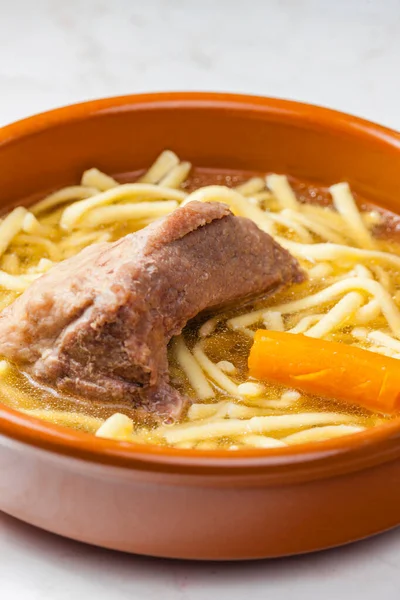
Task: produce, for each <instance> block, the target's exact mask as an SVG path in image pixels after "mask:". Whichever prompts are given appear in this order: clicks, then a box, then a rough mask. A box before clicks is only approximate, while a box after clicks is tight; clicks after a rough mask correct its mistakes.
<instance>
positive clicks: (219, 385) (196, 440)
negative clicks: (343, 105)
mask: <svg viewBox="0 0 400 600" xmlns="http://www.w3.org/2000/svg"><path fill="white" fill-rule="evenodd" d="M133 139H134V140H136V142H135V143H133V142H132V140H133ZM139 142H140V143H139ZM168 148H171V149H170V150H169V149H168ZM398 153H399V150H398V141H397V135H396V134H395V133H393V132H390V131H388V130H385V129H383V128H380V127H379V126H375V125H371V124H368V123H365V122H363V121H359V120H357V119H355V118H353V117H347V116H345V115H341V114H338V113H334V112H332V111H326V110H324V109H318V108H315V107H309V106H306V105H300V104H297V103H290V102H289V103H287V102H283V101H275V100H269V99H262V98H247V97H240V96H239V97H236V96H229V95H228V96H224V95H213V94H210V95H207V94H205V95H202V94H187V95H186V94H166V95H155V96H152V95H149V96H138V97H129V98H119V99H110V100H104V101H99V102H95V103H88V104H86V105H81V106H77V107H70V108H66V109H61V110H59V111H55V112H53V113H50V114H48V115H46V116H45V117H43V116H39V117H34V118H32V119H29V120H27V121H26V122H22V123H20V124H16V125H13V126H10V127H9V128H5V129H4V130H3V132H2V144H1V145H0V170H1V174H2V183H3V185H2V187H1V190H0V194H1V201H2V205H3V206H4V211H3V215H2V220H1V223H0V232H1V241H0V286H1V287H0V303H1V313H0V356H1V362H0V394H1V402H2V405H1V407H0V409H1V410H0V432H1V434H2V437H1V446H0V449H1V452H0V461H1V467H2V473H4V474H5V475H4V478H3V479H2V481H1V484H2V493H1V495H0V498H1V504H0V508H1V509H2V510H4V511H5V512H8V513H9V514H12V515H15V516H17V517H19V518H22V519H24V520H26V521H28V522H31V523H33V524H35V525H38V526H40V527H44V528H46V529H49V530H51V531H54V532H56V533H60V534H62V535H66V536H69V537H72V538H75V539H79V540H82V541H88V542H90V543H95V544H98V545H102V546H106V547H109V548H117V549H120V550H127V551H132V552H139V553H145V554H152V555H158V556H170V557H184V558H203V559H204V558H219V559H221V558H230V559H232V558H236V559H237V558H255V557H265V556H281V555H284V554H292V553H296V552H304V551H309V550H315V549H319V548H323V547H328V546H333V545H336V544H340V543H344V542H347V541H350V540H354V539H358V538H360V537H363V536H365V535H369V534H372V533H375V532H378V531H382V530H383V529H387V528H388V527H391V526H394V525H396V524H397V523H398V522H399V520H400V519H399V512H398V505H399V500H400V498H399V491H398V489H399V488H398V485H397V483H396V482H397V481H398V472H399V466H398V465H399V463H398V461H399V460H400V446H399V444H398V431H399V422H398V418H397V417H398V410H399V401H398V390H397V369H398V365H399V364H400V363H399V355H400V349H399V341H398V340H399V338H398V336H399V331H400V329H399V321H400V318H399V283H400V282H399V276H398V265H399V261H400V254H399V245H398V217H397V216H396V213H397V212H399V207H398V204H397V187H398V184H397V164H398ZM10 207H11V208H10ZM367 495H368V497H369V498H370V499H371V501H370V502H368V503H367V504H366V503H365V502H363V499H364V498H365V497H366V496H367ZM35 498H36V500H35V501H32V499H35ZM38 498H40V501H38V500H37V499H38ZM360 507H362V509H361V508H360ZM307 515H312V519H313V523H314V526H313V527H312V528H310V526H309V519H307V518H306V517H307ZM178 522H179V526H177V523H178ZM294 531H295V532H296V535H292V533H293V532H294Z"/></svg>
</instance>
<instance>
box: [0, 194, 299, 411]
mask: <svg viewBox="0 0 400 600" xmlns="http://www.w3.org/2000/svg"><path fill="white" fill-rule="evenodd" d="M302 279H303V274H302V272H301V270H300V269H299V266H298V264H297V262H296V260H295V259H293V258H292V257H291V255H290V254H289V253H288V252H287V251H286V250H284V249H283V248H281V247H280V246H279V245H278V244H277V243H276V242H274V240H273V239H272V238H271V237H270V236H269V235H267V234H266V233H264V232H263V231H261V230H260V229H259V228H258V227H257V226H256V225H255V224H254V223H253V222H252V221H250V220H248V219H245V218H242V217H235V216H233V215H232V214H231V212H230V211H229V209H228V207H227V206H225V205H224V204H218V203H200V202H190V203H188V204H187V205H185V206H183V207H181V208H178V209H177V210H176V211H175V212H174V213H172V214H171V215H169V216H168V217H166V218H164V219H161V220H159V221H157V222H155V223H153V224H151V225H149V226H148V227H146V228H145V229H142V230H141V231H139V232H137V233H133V234H130V235H127V236H126V237H124V238H122V239H120V240H118V241H117V242H114V243H108V242H106V243H101V244H95V245H93V246H90V247H88V248H86V249H85V250H83V251H82V252H80V253H79V254H77V255H76V256H74V257H73V258H70V259H68V260H66V261H64V262H62V263H60V264H59V265H57V266H55V267H53V268H52V269H51V270H50V271H49V272H48V273H47V274H45V275H43V276H42V277H40V278H39V279H37V280H36V281H35V282H34V283H33V284H32V285H31V286H30V287H29V288H28V289H27V290H26V291H25V293H24V294H22V296H21V297H20V298H18V299H17V300H16V301H15V302H14V303H13V304H12V305H11V306H9V307H8V308H7V309H6V310H4V311H3V313H2V314H1V315H0V354H1V355H3V356H5V357H7V358H9V359H11V360H13V361H15V362H16V363H17V364H19V365H20V366H21V367H22V368H24V369H25V370H26V371H27V372H29V373H30V374H31V375H32V376H33V377H34V378H36V379H37V380H39V381H42V382H46V383H48V384H50V385H53V386H55V387H56V388H58V389H60V390H64V391H68V392H71V393H73V394H77V395H81V396H84V397H89V398H90V397H91V398H95V399H102V400H109V401H110V402H118V401H121V400H126V399H129V400H130V401H131V402H132V404H133V406H134V407H138V408H139V407H144V408H145V409H146V410H148V411H149V412H150V413H153V414H155V415H158V416H160V417H169V418H172V419H174V418H177V417H179V415H180V413H181V411H182V408H183V405H184V399H183V398H182V397H181V395H180V394H179V393H178V392H177V391H176V390H175V389H173V388H172V387H171V386H170V385H169V378H168V361H167V344H168V342H169V340H170V339H171V337H172V336H174V335H176V334H178V333H180V332H181V330H182V328H183V327H184V326H185V324H186V323H187V321H188V320H189V319H191V318H193V317H195V316H196V315H197V314H198V313H200V312H201V311H204V310H205V309H208V310H218V309H219V308H221V307H223V306H225V305H227V304H230V303H235V302H236V303H243V302H246V301H249V300H251V299H253V298H255V297H256V296H260V295H264V294H266V293H268V292H271V291H273V290H276V289H278V288H279V287H281V286H282V285H284V284H288V283H290V282H298V281H301V280H302Z"/></svg>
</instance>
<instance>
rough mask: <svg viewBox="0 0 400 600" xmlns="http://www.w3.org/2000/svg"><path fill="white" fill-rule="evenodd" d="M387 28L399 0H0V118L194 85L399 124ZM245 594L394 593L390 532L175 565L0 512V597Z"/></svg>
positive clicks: (391, 36)
mask: <svg viewBox="0 0 400 600" xmlns="http://www.w3.org/2000/svg"><path fill="white" fill-rule="evenodd" d="M399 31H400V1H399V0H380V1H377V0H335V1H334V2H330V1H329V0H280V1H279V0H253V1H252V0H247V1H246V0H139V1H135V0H67V1H66V0H35V1H34V0H0V124H5V123H8V122H10V121H13V120H15V119H19V118H22V117H25V116H27V115H29V114H32V113H35V112H38V111H42V110H46V109H49V108H53V107H55V106H59V105H63V104H68V103H71V102H76V101H81V100H87V99H90V98H95V97H100V96H111V95H116V94H124V93H131V92H142V91H157V90H176V89H191V90H194V89H201V90H225V91H235V92H248V93H256V94H265V95H273V96H282V97H287V98H294V99H297V100H303V101H307V102H314V103H318V104H323V105H326V106H331V107H334V108H337V109H341V110H345V111H348V112H352V113H356V114H358V115H361V116H364V117H366V118H369V119H372V120H376V121H379V122H381V123H384V124H386V125H389V126H392V127H394V128H398V129H400V83H399V82H400V79H399V66H400V35H399ZM367 501H368V499H367V498H366V502H367ZM133 506H134V505H133ZM247 596H248V597H251V598H252V599H254V600H258V599H261V598H265V597H271V598H274V600H295V599H296V600H302V599H304V600H305V599H307V600H319V599H322V598H323V599H324V600H337V599H338V598H341V599H343V600H347V599H352V600H358V599H361V598H363V599H364V598H371V599H372V598H376V597H379V598H382V600H392V599H393V600H394V599H397V598H399V597H400V530H397V531H393V532H390V533H387V534H384V535H382V536H379V537H377V538H375V539H372V540H369V541H366V542H361V543H358V544H354V545H352V546H349V547H346V548H342V549H338V550H332V551H329V552H325V553H320V554H316V555H312V556H308V557H307V556H306V557H299V558H292V559H285V560H278V561H262V562H258V563H249V564H232V565H229V564H228V565H227V564H193V563H189V564H187V563H180V562H177V561H161V560H151V559H146V558H139V557H131V556H126V555H121V554H117V553H112V552H107V551H104V550H99V549H95V548H91V547H86V546H83V545H80V544H76V543H74V542H69V541H66V540H62V539H59V538H56V537H55V536H52V535H50V534H47V533H43V532H40V531H37V530H35V529H33V528H31V527H28V526H26V525H23V524H22V523H19V522H17V521H14V520H13V519H11V518H9V517H7V516H5V515H0V597H1V598H2V599H3V598H4V599H7V600H8V599H10V600H20V599H21V600H67V599H69V598H74V597H76V598H96V599H97V600H103V599H107V600H108V599H110V598H112V599H113V600H124V599H128V598H129V600H135V599H140V600H151V599H153V598H154V599H157V600H158V599H159V598H163V599H164V600H197V599H202V598H218V599H221V600H225V599H229V600H239V599H242V598H245V597H247Z"/></svg>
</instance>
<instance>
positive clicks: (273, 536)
mask: <svg viewBox="0 0 400 600" xmlns="http://www.w3.org/2000/svg"><path fill="white" fill-rule="evenodd" d="M166 147H169V148H173V149H174V150H175V151H176V152H177V153H178V154H179V155H180V156H181V157H183V158H185V159H189V160H191V161H193V162H194V163H195V164H196V165H199V166H203V167H218V168H221V169H225V168H230V169H240V170H241V169H250V170H256V171H257V170H260V171H266V170H268V171H277V172H283V173H290V174H292V175H295V176H298V177H303V178H306V179H309V180H314V181H317V182H322V183H324V184H330V183H334V182H338V181H340V180H343V179H347V180H348V181H349V182H350V183H351V185H352V186H353V187H354V189H355V190H356V191H359V192H361V193H362V194H363V195H364V196H366V197H367V198H369V199H372V200H373V201H375V202H377V203H379V204H381V205H383V206H386V207H388V208H390V209H393V210H397V211H400V195H399V173H400V137H399V134H397V133H395V132H393V131H390V130H388V129H384V128H383V127H380V126H378V125H374V124H371V123H368V122H366V121H362V120H360V119H357V118H354V117H350V116H347V115H344V114H340V113H337V112H333V111H330V110H326V109H323V108H317V107H313V106H308V105H304V104H299V103H296V102H286V101H281V100H272V99H269V98H257V97H250V96H234V95H225V94H203V93H167V94H155V95H141V96H126V97H122V98H112V99H107V100H100V101H96V102H89V103H86V104H80V105H77V106H71V107H67V108H62V109H60V110H55V111H52V112H49V113H46V114H42V115H38V116H36V117H32V118H30V119H27V120H25V121H22V122H19V123H16V124H14V125H10V126H8V127H5V128H4V129H2V130H1V131H0V201H1V207H2V208H3V209H4V208H5V207H6V206H10V205H12V204H15V203H17V202H20V201H21V198H29V197H31V196H32V195H33V194H36V193H39V192H43V191H45V190H48V189H50V188H55V187H57V186H62V185H64V184H68V183H71V182H73V181H77V180H78V178H79V175H80V174H81V172H82V171H83V170H84V169H85V168H87V167H91V166H93V165H96V166H98V167H99V168H102V169H104V170H105V171H107V172H109V173H122V172H128V171H132V170H133V169H139V168H145V167H146V166H148V165H149V164H150V162H151V161H152V159H153V158H154V157H155V155H156V154H157V153H158V152H160V151H161V150H163V149H164V148H166ZM0 434H1V435H0V509H1V510H3V511H4V512H6V513H8V514H10V515H13V516H15V517H17V518H19V519H22V520H23V521H26V522H28V523H31V524H34V525H37V526H38V527H41V528H43V529H47V530H49V531H52V532H55V533H58V534H61V535H63V536H66V537H70V538H73V539H76V540H81V541H84V542H89V543H91V544H96V545H98V546H104V547H107V548H114V549H118V550H124V551H127V552H135V553H140V554H148V555H153V556H163V557H175V558H187V559H250V558H261V557H276V556H283V555H288V554H296V553H300V552H309V551H312V550H319V549H322V548H328V547H330V546H335V545H338V544H344V543H347V542H350V541H353V540H357V539H359V538H362V537H365V536H368V535H372V534H374V533H377V532H380V531H383V530H385V529H388V528H390V527H394V526H395V525H398V524H399V523H400V424H399V423H398V422H392V423H390V424H386V425H384V426H382V427H378V428H375V429H373V430H369V431H366V432H363V433H359V434H357V435H353V436H349V437H343V438H341V439H336V440H333V441H328V442H323V443H318V444H305V445H299V446H296V447H289V448H283V449H282V448H279V449H274V450H259V449H257V450H256V449H255V450H240V451H237V452H231V453H230V452H223V451H219V452H210V451H203V452H201V451H193V450H192V451H191V450H174V449H162V448H159V447H147V446H146V447H144V446H136V445H133V444H132V445H131V444H127V443H122V442H110V441H106V440H100V439H97V438H95V437H92V436H90V435H86V434H83V433H79V432H76V431H73V430H69V429H66V428H62V427H57V426H53V425H50V424H48V423H45V422H42V421H38V420H36V419H34V418H30V417H28V416H24V415H22V414H19V413H18V412H15V411H13V410H11V409H9V408H7V407H5V406H1V405H0Z"/></svg>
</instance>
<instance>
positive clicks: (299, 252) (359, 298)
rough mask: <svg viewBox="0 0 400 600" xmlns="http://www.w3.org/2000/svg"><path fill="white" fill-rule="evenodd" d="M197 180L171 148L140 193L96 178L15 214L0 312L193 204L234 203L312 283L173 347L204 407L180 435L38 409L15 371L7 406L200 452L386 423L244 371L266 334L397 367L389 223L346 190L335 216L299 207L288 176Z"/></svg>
mask: <svg viewBox="0 0 400 600" xmlns="http://www.w3.org/2000/svg"><path fill="white" fill-rule="evenodd" d="M190 171H191V164H190V163H188V162H181V161H180V160H179V159H178V157H177V156H176V155H175V154H174V153H173V152H171V151H169V150H167V151H165V152H163V153H162V154H161V155H160V156H159V157H158V158H157V160H156V161H155V163H154V164H153V165H152V166H151V167H150V169H149V170H148V171H147V172H146V173H145V174H144V175H142V176H141V177H140V178H139V179H138V180H137V181H136V182H135V183H123V184H120V183H118V181H116V180H115V179H113V178H112V177H110V176H108V175H106V174H105V173H102V172H101V171H99V170H97V169H94V168H93V169H90V170H88V171H85V173H84V174H83V176H82V179H81V183H80V185H74V186H70V187H66V188H64V189H61V190H59V191H57V192H55V193H52V194H50V195H49V196H47V197H46V198H44V199H43V200H40V201H39V202H37V203H36V204H34V205H33V206H31V207H30V208H23V207H17V208H15V209H14V210H13V211H12V212H10V213H9V214H8V215H6V216H5V217H4V218H3V219H2V220H1V221H0V310H2V309H3V308H4V307H5V306H7V305H8V304H10V303H11V302H12V301H13V300H14V299H15V298H16V297H17V296H18V295H19V294H21V293H22V292H23V291H24V290H25V289H26V288H27V287H28V286H29V285H30V284H31V282H32V281H34V280H35V279H36V278H38V277H40V276H41V275H43V274H44V273H45V272H47V271H48V270H49V269H51V268H52V267H53V265H55V264H57V263H58V262H60V261H62V260H64V259H66V258H68V257H70V256H72V255H74V254H76V253H77V252H79V251H80V250H81V249H83V248H84V247H86V246H88V245H90V244H93V243H97V242H103V241H113V240H116V239H118V238H119V237H121V236H123V235H126V234H127V233H130V232H133V231H136V230H139V229H141V228H142V227H145V226H146V225H148V224H149V223H151V222H152V221H154V220H156V219H158V218H160V217H162V216H165V215H168V214H170V213H171V212H173V211H174V210H175V209H176V208H177V207H178V206H179V205H183V204H186V203H188V202H191V201H192V200H197V201H201V202H214V201H218V202H224V203H226V204H227V205H228V206H229V207H230V209H231V210H232V212H233V213H234V214H235V215H240V216H243V217H248V218H249V219H251V220H253V221H254V222H255V223H256V224H257V225H258V226H259V227H260V229H262V230H263V231H265V232H267V233H269V234H270V235H271V236H273V237H274V238H275V239H276V240H277V241H278V242H279V243H280V244H281V245H282V246H284V247H285V248H286V249H287V250H289V251H290V253H291V254H293V255H294V256H295V257H296V258H297V259H298V260H299V262H300V264H301V266H302V267H303V269H304V270H305V271H306V272H307V274H308V280H307V281H306V282H305V283H303V284H300V285H296V286H292V287H291V288H289V289H287V290H285V291H283V292H280V293H278V294H277V295H275V296H272V297H270V298H267V299H266V300H263V301H262V302H261V301H260V302H259V303H256V304H254V305H253V306H252V308H251V310H246V309H243V308H242V309H241V310H240V309H238V310H236V312H231V313H227V314H221V315H216V316H214V317H212V318H211V319H209V320H208V321H206V322H203V323H202V324H201V326H200V327H197V329H196V330H195V331H194V332H193V331H191V332H190V334H188V333H187V332H186V330H185V331H184V332H183V334H182V335H180V336H178V337H176V338H174V339H173V341H172V343H171V345H170V350H169V357H170V366H171V380H172V383H173V384H175V383H176V385H177V386H178V389H181V388H182V389H183V391H184V392H185V393H186V394H187V395H188V396H191V398H192V400H193V402H192V404H191V405H190V407H189V409H188V412H187V415H186V417H185V418H184V419H183V421H182V422H181V423H176V424H172V425H166V424H165V425H159V426H157V427H150V426H148V427H146V426H144V425H143V424H140V423H135V422H134V420H132V419H131V418H130V417H128V416H127V415H126V414H122V413H120V412H116V413H115V414H112V415H111V416H109V417H108V418H102V417H99V416H91V415H90V414H87V412H85V413H84V411H83V410H82V408H81V405H78V404H77V408H76V410H73V411H71V410H68V411H66V410H55V406H57V405H54V403H53V404H52V403H49V402H48V401H46V403H45V404H44V405H40V402H39V403H38V402H37V401H36V402H32V400H31V396H30V394H29V391H27V390H26V389H21V388H20V387H18V386H17V385H13V384H12V382H13V377H14V378H15V377H16V368H15V366H13V365H11V364H10V363H8V362H7V361H5V360H2V361H0V395H1V396H0V397H1V399H2V401H3V402H4V403H5V404H8V405H10V406H13V407H14V408H18V409H19V410H21V411H23V412H25V413H27V414H30V415H32V416H35V417H37V418H39V419H44V420H47V421H51V422H53V423H56V424H58V425H64V426H68V427H75V428H78V429H81V430H83V431H86V432H89V433H95V434H96V435H97V436H99V437H103V438H109V439H115V440H122V441H132V442H139V443H156V444H163V445H169V446H174V447H178V448H197V449H202V450H207V449H211V450H212V449H215V448H226V449H229V450H235V449H238V448H246V447H256V448H277V447H283V446H286V445H290V444H298V443H304V442H308V441H323V440H326V439H329V438H333V437H337V436H342V435H347V434H352V433H356V432H358V431H362V430H363V429H365V428H367V427H371V426H374V425H376V424H379V423H381V422H382V421H383V420H385V417H384V416H377V415H376V414H373V413H369V412H368V411H363V410H361V411H360V410H351V409H349V410H348V409H347V407H346V408H344V407H343V405H339V404H338V403H336V404H334V402H329V401H324V400H322V399H313V398H307V397H305V396H304V395H302V394H300V393H299V392H298V391H296V390H288V389H285V388H283V387H279V386H275V385H270V384H268V383H266V382H260V381H256V380H254V379H249V378H248V376H247V374H246V369H245V368H244V367H243V364H244V363H243V356H244V355H245V354H246V352H247V354H248V349H249V347H250V345H251V343H252V338H253V336H254V332H255V330H256V329H259V328H266V329H269V330H274V331H282V332H291V333H293V334H297V333H303V334H305V335H307V336H310V337H314V338H320V339H324V340H328V341H339V342H342V343H344V344H349V345H353V346H358V347H360V348H363V349H367V350H369V351H371V352H375V353H378V354H382V355H385V356H390V357H392V358H396V359H399V358H400V310H399V302H400V247H399V246H398V245H397V244H396V243H395V242H394V241H391V240H389V239H386V238H383V237H382V238H379V237H377V236H375V235H374V231H375V229H376V227H377V226H379V225H382V223H383V220H384V218H385V217H384V215H383V213H381V212H379V211H377V210H372V209H368V210H360V209H359V207H358V206H357V204H356V202H355V200H354V197H353V195H352V192H351V190H350V188H349V185H348V184H347V183H345V182H343V183H338V184H336V185H333V186H332V187H331V188H329V192H330V195H331V199H332V204H331V205H329V206H321V205H317V204H313V203H302V202H300V201H299V199H298V197H297V195H296V194H295V192H294V191H293V189H292V187H291V185H290V182H289V180H288V178H287V177H286V176H285V175H279V174H269V175H267V176H266V177H265V178H264V177H252V178H250V179H249V180H248V181H246V182H244V183H241V184H240V185H238V186H237V187H236V188H229V187H226V186H222V185H209V186H205V187H200V188H199V189H197V190H195V191H193V192H190V193H189V192H188V191H187V187H186V186H185V182H186V180H187V178H188V176H189V174H190ZM219 339H221V340H222V342H221V343H222V348H224V347H225V346H224V343H225V344H226V347H229V348H230V346H229V344H230V342H229V340H231V341H233V342H234V343H235V344H236V347H242V363H241V366H240V365H239V366H238V365H237V364H235V353H234V352H232V351H231V350H229V352H227V353H226V355H225V354H224V353H223V352H222V355H221V356H220V355H219V354H221V351H217V350H216V348H217V347H218V343H219V342H218V340H219ZM228 342H229V343H228ZM231 345H232V344H231ZM241 345H242V346H241ZM243 349H244V350H243ZM218 352H219V354H218ZM217 355H218V356H217Z"/></svg>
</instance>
